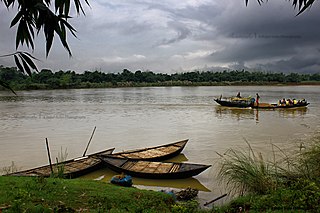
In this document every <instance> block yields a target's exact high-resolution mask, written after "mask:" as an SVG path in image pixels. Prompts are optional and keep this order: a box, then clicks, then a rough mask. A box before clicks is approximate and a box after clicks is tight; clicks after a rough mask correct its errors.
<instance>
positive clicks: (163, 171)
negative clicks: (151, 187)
mask: <svg viewBox="0 0 320 213" xmlns="http://www.w3.org/2000/svg"><path fill="white" fill-rule="evenodd" d="M100 159H101V160H102V161H104V162H105V164H106V166H107V167H109V168H110V169H112V170H114V171H116V172H119V173H124V174H128V175H131V176H133V177H141V178H150V179H181V178H189V177H192V176H195V175H198V174H200V173H201V172H203V171H204V170H206V169H207V168H209V167H210V166H211V165H202V164H192V163H170V162H155V161H143V160H130V159H125V158H114V157H105V156H100Z"/></svg>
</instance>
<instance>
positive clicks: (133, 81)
mask: <svg viewBox="0 0 320 213" xmlns="http://www.w3.org/2000/svg"><path fill="white" fill-rule="evenodd" d="M0 81H3V82H10V84H8V86H9V87H11V88H13V89H15V90H28V89H68V88H105V87H141V86H145V87H146V86H222V85H260V84H262V85H263V84H270V83H271V84H278V83H283V84H290V83H292V84H297V83H300V82H307V83H308V82H316V81H320V74H312V75H311V74H297V73H291V74H283V73H270V72H268V73H264V72H249V71H244V70H242V71H237V70H236V71H223V72H211V71H204V72H200V71H194V72H190V73H187V72H186V73H174V74H170V75H169V74H164V73H153V72H151V71H147V72H142V71H140V70H138V71H136V72H134V73H133V72H131V71H129V70H127V69H124V70H123V72H122V73H104V72H99V71H93V72H89V71H85V72H84V73H82V74H79V73H76V72H75V71H70V70H69V71H58V72H52V71H51V70H48V69H43V70H41V71H40V72H38V73H32V75H31V76H26V75H24V74H23V73H21V72H19V71H18V70H17V69H16V68H14V67H11V68H9V67H3V66H0ZM6 88H8V87H6Z"/></svg>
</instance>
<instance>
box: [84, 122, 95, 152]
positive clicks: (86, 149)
mask: <svg viewBox="0 0 320 213" xmlns="http://www.w3.org/2000/svg"><path fill="white" fill-rule="evenodd" d="M96 128H97V127H96V126H95V127H94V129H93V132H92V134H91V137H90V139H89V142H88V144H87V147H86V149H85V150H84V153H83V155H82V157H84V156H86V153H87V150H88V148H89V144H90V142H91V140H92V137H93V134H94V132H95V131H96Z"/></svg>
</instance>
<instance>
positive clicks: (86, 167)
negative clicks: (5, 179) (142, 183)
mask: <svg viewBox="0 0 320 213" xmlns="http://www.w3.org/2000/svg"><path fill="white" fill-rule="evenodd" d="M113 150H114V148H112V149H107V150H104V151H100V152H96V153H93V154H90V155H87V156H85V157H80V158H75V159H71V160H67V161H64V162H61V163H59V164H56V163H55V164H52V168H53V171H54V174H57V173H58V172H59V169H61V168H63V169H62V170H61V171H63V176H64V177H65V178H76V177H79V176H81V175H84V174H87V173H89V172H92V171H94V170H97V169H99V168H101V167H103V166H104V163H103V162H102V161H101V160H100V158H98V157H97V155H101V154H102V155H104V154H111V153H112V152H113ZM51 174H52V172H51V168H50V165H45V166H41V167H37V168H33V169H28V170H24V171H19V172H14V173H11V174H8V176H41V177H50V176H51Z"/></svg>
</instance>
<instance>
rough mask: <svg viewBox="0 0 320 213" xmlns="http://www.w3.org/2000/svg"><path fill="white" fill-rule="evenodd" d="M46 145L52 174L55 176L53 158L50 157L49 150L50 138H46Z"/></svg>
mask: <svg viewBox="0 0 320 213" xmlns="http://www.w3.org/2000/svg"><path fill="white" fill-rule="evenodd" d="M46 145H47V152H48V158H49V164H50V169H51V174H53V168H52V162H51V156H50V149H49V142H48V138H46Z"/></svg>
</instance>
